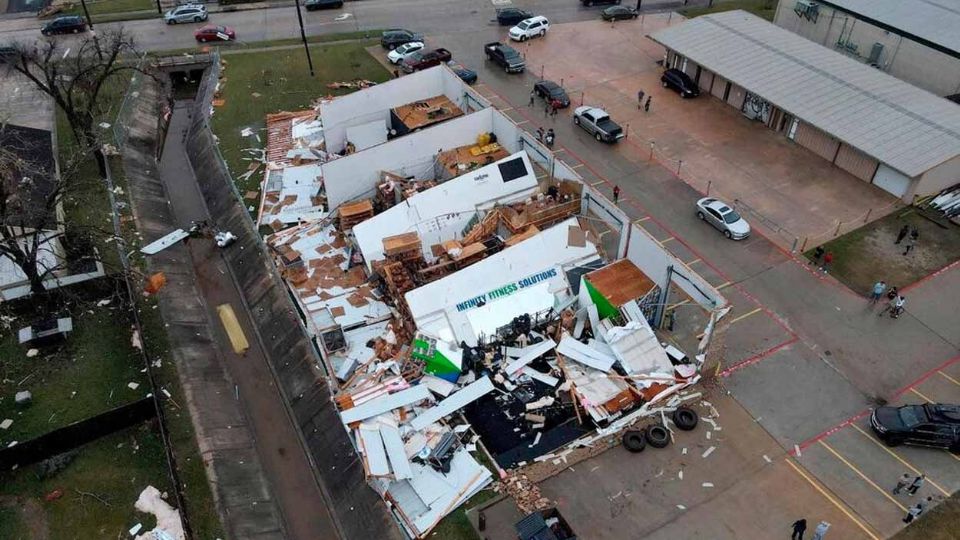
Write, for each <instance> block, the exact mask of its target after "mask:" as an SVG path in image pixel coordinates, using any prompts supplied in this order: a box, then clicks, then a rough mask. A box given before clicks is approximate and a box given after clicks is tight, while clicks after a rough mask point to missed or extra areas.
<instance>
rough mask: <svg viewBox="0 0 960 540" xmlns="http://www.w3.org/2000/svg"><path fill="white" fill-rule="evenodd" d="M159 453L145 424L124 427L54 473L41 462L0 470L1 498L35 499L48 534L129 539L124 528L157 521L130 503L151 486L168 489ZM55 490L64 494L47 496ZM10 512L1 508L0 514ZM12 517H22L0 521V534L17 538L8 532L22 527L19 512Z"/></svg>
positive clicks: (155, 438) (84, 449) (157, 439)
mask: <svg viewBox="0 0 960 540" xmlns="http://www.w3.org/2000/svg"><path fill="white" fill-rule="evenodd" d="M158 455H163V448H162V445H161V442H160V437H159V436H158V435H157V434H156V432H155V431H154V430H153V429H152V428H151V427H150V425H149V424H143V425H140V426H136V427H132V428H128V429H126V430H123V431H119V432H117V433H114V434H112V435H109V436H107V437H104V438H102V439H99V440H97V441H94V442H92V443H90V444H88V445H86V446H83V447H82V448H80V449H79V451H78V452H77V454H76V456H75V458H74V459H73V461H72V462H70V463H69V464H68V465H67V466H66V467H65V468H64V469H62V470H61V471H59V472H57V473H55V474H52V475H49V476H46V477H44V476H43V474H42V468H41V465H40V464H36V465H31V466H29V467H24V468H21V469H18V470H16V471H13V472H3V473H0V500H3V499H8V498H12V497H20V498H22V499H30V500H32V501H35V502H36V503H39V505H40V507H41V508H42V510H43V512H42V515H41V516H40V517H39V519H40V520H42V521H43V522H44V523H45V525H46V527H47V529H48V530H49V536H48V537H49V538H129V536H128V534H127V530H128V529H129V528H130V527H132V526H134V525H135V524H137V523H142V524H143V526H144V530H149V529H151V528H153V527H154V525H155V524H156V521H155V519H154V518H153V516H151V515H148V514H143V513H140V512H137V511H136V510H135V509H134V508H133V504H134V503H135V502H136V500H137V497H138V496H139V495H140V492H141V491H142V490H143V489H144V488H146V487H147V486H149V485H152V486H154V487H155V488H157V489H158V490H160V491H161V492H164V491H167V492H169V489H170V485H169V481H168V477H167V472H166V469H165V463H164V462H163V460H159V459H157V457H156V456H158ZM56 489H59V490H62V491H63V496H62V497H61V498H59V499H57V500H54V501H50V502H47V501H45V500H44V496H45V495H46V494H48V493H51V492H52V491H54V490H56ZM79 492H83V494H81V493H79ZM91 494H92V495H91ZM93 495H96V497H94V496H93ZM97 497H99V498H100V499H102V501H100V500H97ZM8 515H10V514H9V511H8V510H3V512H2V513H0V518H2V517H6V516H8ZM14 517H15V518H20V519H16V521H14V522H13V523H10V524H2V523H0V534H2V535H3V538H16V537H17V536H8V535H7V533H8V531H13V533H14V534H15V535H16V534H18V530H22V528H23V526H24V525H23V519H22V516H16V515H15V516H14ZM38 525H40V524H38V523H33V524H32V528H35V527H37V526H38ZM31 537H32V536H31Z"/></svg>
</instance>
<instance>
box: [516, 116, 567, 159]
mask: <svg viewBox="0 0 960 540" xmlns="http://www.w3.org/2000/svg"><path fill="white" fill-rule="evenodd" d="M529 123H530V122H529V121H528V120H524V121H522V122H517V127H520V126H522V125H524V124H529ZM574 168H576V167H574Z"/></svg>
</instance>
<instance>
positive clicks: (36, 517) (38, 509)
mask: <svg viewBox="0 0 960 540" xmlns="http://www.w3.org/2000/svg"><path fill="white" fill-rule="evenodd" d="M0 506H3V507H6V508H10V509H13V510H16V511H17V513H18V514H19V516H20V520H21V521H22V522H23V525H24V527H25V528H26V530H28V531H30V537H29V538H30V540H47V539H48V538H50V528H49V527H48V526H47V516H46V514H45V513H44V511H43V507H42V506H40V503H39V502H37V501H36V500H35V499H28V498H25V497H9V496H8V497H0Z"/></svg>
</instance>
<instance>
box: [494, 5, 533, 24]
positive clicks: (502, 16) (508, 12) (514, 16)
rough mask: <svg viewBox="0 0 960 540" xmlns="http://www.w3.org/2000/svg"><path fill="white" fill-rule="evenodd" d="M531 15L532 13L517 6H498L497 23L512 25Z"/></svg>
mask: <svg viewBox="0 0 960 540" xmlns="http://www.w3.org/2000/svg"><path fill="white" fill-rule="evenodd" d="M530 17H533V13H530V12H529V11H524V10H522V9H519V8H513V7H510V8H500V9H498V10H497V23H498V24H499V25H500V26H513V25H515V24H517V23H518V22H520V21H522V20H524V19H529V18H530Z"/></svg>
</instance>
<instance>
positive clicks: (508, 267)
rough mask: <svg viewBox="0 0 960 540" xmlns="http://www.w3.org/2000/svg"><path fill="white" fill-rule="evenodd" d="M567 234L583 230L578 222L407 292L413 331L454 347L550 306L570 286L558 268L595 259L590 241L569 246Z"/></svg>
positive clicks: (566, 223)
mask: <svg viewBox="0 0 960 540" xmlns="http://www.w3.org/2000/svg"><path fill="white" fill-rule="evenodd" d="M571 229H573V230H577V231H580V230H581V229H580V224H579V222H578V221H577V219H576V218H571V219H568V220H566V221H564V222H562V223H560V224H557V225H555V226H554V227H551V228H549V229H547V230H545V231H543V232H541V233H540V234H537V235H535V236H533V237H532V238H529V239H527V240H524V241H523V242H520V243H519V244H517V245H514V246H511V247H508V248H506V249H504V250H503V251H501V252H499V253H496V254H494V255H491V256H490V257H488V258H486V259H484V260H482V261H479V262H477V263H475V264H473V265H471V266H469V267H467V268H464V269H463V270H460V271H459V272H456V273H454V274H451V275H449V276H446V277H444V278H442V279H439V280H437V281H434V282H432V283H429V284H427V285H424V286H423V287H420V288H418V289H414V290H412V291H410V292H408V293H407V294H406V295H405V298H406V300H407V304H408V306H409V308H410V312H411V314H412V316H413V318H414V320H415V321H416V323H417V327H418V328H420V329H421V330H425V331H428V332H430V333H432V334H433V335H435V336H436V337H438V338H441V339H444V340H449V339H451V338H453V337H457V338H458V339H456V341H457V342H459V341H460V340H461V339H463V340H466V341H467V342H468V343H470V342H473V341H474V340H475V339H474V338H475V336H476V335H477V333H478V332H480V331H482V330H487V333H489V328H490V326H491V325H496V324H500V325H502V324H506V323H508V322H510V320H512V319H513V317H516V316H518V315H521V314H523V313H528V312H531V311H539V310H543V309H546V308H550V307H553V304H554V297H555V293H556V292H559V291H558V289H560V290H565V289H566V288H567V287H568V284H567V283H566V278H565V276H564V274H563V271H562V267H563V266H565V265H575V264H582V263H584V262H587V261H591V260H594V259H596V258H597V257H598V254H597V248H596V246H595V244H594V243H593V242H592V241H590V240H586V241H585V242H584V245H583V246H577V245H571V244H569V243H568V241H569V238H570V231H571ZM505 298H509V301H504V300H503V299H505ZM444 311H446V312H447V315H446V316H443V315H442V313H441V312H444ZM472 312H474V313H472ZM450 325H452V328H451V327H450ZM477 327H482V328H477ZM444 334H446V335H444ZM470 336H473V337H471V338H470V339H467V337H470Z"/></svg>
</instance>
